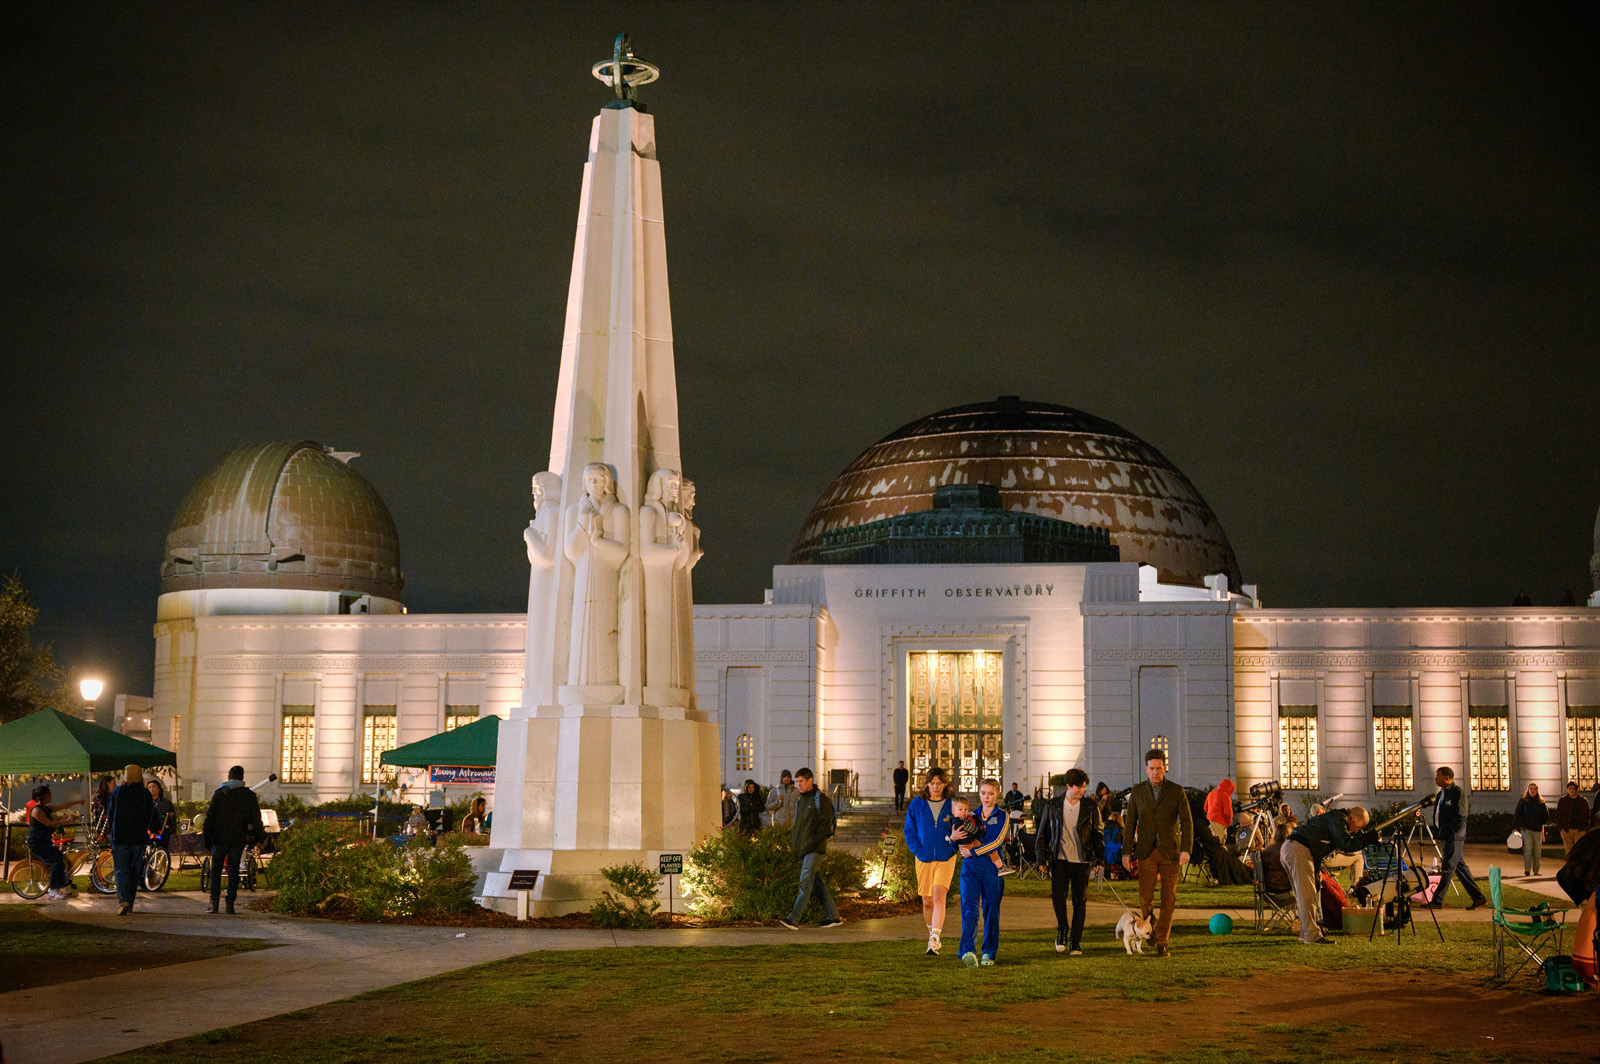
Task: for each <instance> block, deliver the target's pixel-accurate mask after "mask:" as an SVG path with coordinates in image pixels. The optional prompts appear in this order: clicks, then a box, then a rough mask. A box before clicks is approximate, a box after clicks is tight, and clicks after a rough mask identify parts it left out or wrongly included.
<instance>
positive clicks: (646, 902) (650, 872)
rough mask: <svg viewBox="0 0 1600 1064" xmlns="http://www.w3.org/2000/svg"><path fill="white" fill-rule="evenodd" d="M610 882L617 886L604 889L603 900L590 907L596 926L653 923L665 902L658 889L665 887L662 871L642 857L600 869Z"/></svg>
mask: <svg viewBox="0 0 1600 1064" xmlns="http://www.w3.org/2000/svg"><path fill="white" fill-rule="evenodd" d="M600 874H601V875H603V876H605V877H606V882H608V883H610V884H611V885H612V886H613V887H615V888H616V891H617V894H620V895H621V897H620V898H619V897H617V894H612V893H611V891H609V890H603V891H601V892H600V900H599V901H597V902H595V903H594V906H593V907H592V908H591V909H590V910H589V915H590V916H591V917H593V919H594V923H595V926H596V927H608V928H609V927H649V926H650V922H651V917H653V916H654V915H655V912H656V910H657V909H659V908H661V902H660V901H659V900H658V899H657V897H656V893H657V891H658V890H660V887H661V875H660V873H658V872H657V871H656V870H655V869H653V868H649V867H647V866H646V865H645V864H644V862H642V861H634V862H632V863H630V864H625V865H613V866H612V867H610V868H602V869H600Z"/></svg>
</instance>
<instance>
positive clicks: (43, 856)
mask: <svg viewBox="0 0 1600 1064" xmlns="http://www.w3.org/2000/svg"><path fill="white" fill-rule="evenodd" d="M28 850H29V852H30V853H32V854H33V855H34V856H35V857H37V858H38V859H39V860H41V861H43V862H44V864H45V867H46V868H48V869H50V889H51V890H60V889H61V888H62V887H70V886H72V880H70V879H68V878H67V859H66V858H65V857H64V856H62V853H61V851H60V850H58V849H56V844H55V843H54V842H52V841H51V840H49V839H45V840H44V841H43V842H35V841H33V840H32V839H29V840H28Z"/></svg>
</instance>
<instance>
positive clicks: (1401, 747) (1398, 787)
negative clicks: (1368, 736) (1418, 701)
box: [1372, 706, 1416, 791]
mask: <svg viewBox="0 0 1600 1064" xmlns="http://www.w3.org/2000/svg"><path fill="white" fill-rule="evenodd" d="M1372 779H1373V786H1374V787H1375V788H1376V789H1378V790H1380V791H1409V790H1411V789H1412V788H1413V787H1414V786H1416V774H1415V769H1414V764H1413V761H1412V756H1411V707H1410V706H1373V707H1372Z"/></svg>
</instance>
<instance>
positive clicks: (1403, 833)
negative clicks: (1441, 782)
mask: <svg viewBox="0 0 1600 1064" xmlns="http://www.w3.org/2000/svg"><path fill="white" fill-rule="evenodd" d="M1438 800H1439V796H1438V795H1437V794H1430V795H1428V796H1427V797H1426V798H1424V799H1422V800H1421V801H1420V802H1413V803H1412V804H1411V805H1408V806H1406V807H1405V808H1404V809H1401V810H1399V811H1398V812H1396V813H1395V814H1394V815H1393V816H1391V817H1389V818H1388V819H1387V820H1384V821H1383V822H1382V823H1379V824H1371V825H1368V826H1367V828H1366V829H1365V831H1364V832H1363V833H1364V834H1367V835H1370V836H1372V837H1374V838H1379V839H1381V840H1382V842H1381V847H1382V848H1383V849H1384V850H1386V851H1387V853H1386V854H1385V855H1384V858H1383V869H1382V875H1381V876H1379V877H1378V879H1377V881H1376V882H1374V883H1373V884H1372V885H1371V886H1372V888H1373V889H1374V890H1375V892H1376V894H1377V903H1378V905H1379V906H1382V905H1383V904H1384V903H1385V902H1386V901H1387V903H1388V904H1389V905H1392V906H1393V907H1394V909H1393V911H1394V928H1395V942H1396V944H1398V943H1399V942H1400V941H1401V939H1402V935H1401V932H1402V931H1403V930H1404V929H1405V926H1406V925H1407V924H1410V925H1411V933H1412V935H1413V936H1415V935H1416V934H1417V925H1416V923H1415V922H1414V921H1413V920H1412V919H1411V897H1412V895H1413V894H1415V893H1416V892H1418V891H1420V890H1425V889H1426V888H1427V886H1428V874H1427V872H1425V871H1424V870H1423V869H1422V867H1421V866H1420V865H1418V864H1417V861H1416V858H1415V856H1414V855H1413V854H1412V851H1411V840H1412V837H1413V836H1414V835H1416V833H1417V829H1418V828H1421V829H1422V830H1423V831H1424V832H1426V833H1427V837H1428V841H1429V843H1430V844H1433V845H1434V848H1435V852H1437V849H1438V844H1437V843H1435V842H1434V839H1433V834H1432V832H1429V831H1428V825H1427V821H1426V820H1425V819H1423V818H1422V817H1421V816H1420V815H1419V814H1421V812H1422V811H1423V810H1424V809H1426V808H1428V807H1429V806H1430V805H1433V804H1434V803H1435V802H1437V801H1438ZM1369 868H1370V866H1369ZM1413 878H1414V879H1415V882H1412V880H1413ZM1391 889H1392V890H1393V895H1392V896H1389V892H1390V890H1391ZM1428 917H1429V918H1430V919H1431V920H1432V921H1433V929H1434V931H1435V932H1437V933H1438V935H1439V941H1440V942H1443V941H1444V930H1443V929H1442V928H1441V927H1440V926H1439V918H1438V917H1437V916H1435V915H1434V912H1433V910H1432V909H1429V910H1428ZM1382 920H1383V914H1382V913H1379V914H1378V916H1377V918H1376V919H1375V920H1374V921H1373V924H1372V930H1371V931H1370V932H1368V933H1367V941H1369V942H1370V941H1371V940H1372V936H1373V935H1375V934H1377V932H1378V924H1379V923H1380V922H1381V921H1382Z"/></svg>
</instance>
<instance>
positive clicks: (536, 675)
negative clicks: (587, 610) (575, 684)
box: [522, 470, 561, 704]
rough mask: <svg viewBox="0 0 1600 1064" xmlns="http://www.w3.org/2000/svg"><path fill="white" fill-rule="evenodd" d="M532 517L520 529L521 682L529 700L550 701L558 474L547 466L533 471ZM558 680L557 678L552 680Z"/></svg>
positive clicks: (552, 689) (557, 554)
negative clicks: (524, 560) (523, 572)
mask: <svg viewBox="0 0 1600 1064" xmlns="http://www.w3.org/2000/svg"><path fill="white" fill-rule="evenodd" d="M533 508H534V517H533V520H532V521H529V522H528V527H527V528H525V529H523V530H522V540H523V542H524V543H525V544H526V545H527V548H528V565H529V567H530V572H529V574H528V634H527V638H526V643H525V644H524V649H525V651H526V657H525V659H524V661H525V664H524V666H523V686H524V687H526V688H529V689H531V690H532V691H533V692H535V697H534V699H533V700H532V701H530V703H529V704H538V703H539V702H544V703H549V702H550V701H551V700H552V699H553V698H554V697H555V686H554V684H553V683H552V681H553V680H554V677H553V675H552V672H551V666H552V664H553V659H552V657H551V653H552V651H553V649H554V647H555V633H554V632H553V631H552V629H551V623H552V622H553V620H554V618H555V616H556V610H555V606H556V602H555V597H556V588H557V586H558V585H559V583H560V573H559V571H558V567H557V562H559V561H560V560H561V531H560V530H561V477H560V476H558V475H557V474H555V473H551V472H549V471H548V470H547V471H545V472H543V473H535V474H534V475H533ZM555 682H556V683H559V681H555Z"/></svg>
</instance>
